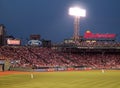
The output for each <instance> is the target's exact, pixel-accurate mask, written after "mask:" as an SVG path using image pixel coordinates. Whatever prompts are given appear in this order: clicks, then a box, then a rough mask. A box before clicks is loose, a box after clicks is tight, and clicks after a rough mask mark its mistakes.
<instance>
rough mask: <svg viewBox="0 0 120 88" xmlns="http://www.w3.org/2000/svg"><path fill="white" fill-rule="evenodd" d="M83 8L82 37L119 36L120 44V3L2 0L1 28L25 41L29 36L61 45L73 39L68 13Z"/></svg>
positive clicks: (108, 0)
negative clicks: (39, 36) (90, 34)
mask: <svg viewBox="0 0 120 88" xmlns="http://www.w3.org/2000/svg"><path fill="white" fill-rule="evenodd" d="M72 6H80V7H81V8H83V9H86V12H87V13H86V17H84V18H81V20H80V35H84V32H85V31H86V30H88V29H89V30H90V31H92V32H93V33H116V34H117V35H118V36H117V39H118V40H120V0H0V24H4V25H5V26H6V30H7V34H9V35H13V36H15V37H17V38H21V39H22V40H23V41H25V40H26V39H27V38H29V35H30V34H40V35H41V38H44V39H48V40H52V42H61V41H63V40H64V39H66V38H71V36H72V35H73V29H74V25H73V21H74V17H72V16H69V15H68V9H69V7H72Z"/></svg>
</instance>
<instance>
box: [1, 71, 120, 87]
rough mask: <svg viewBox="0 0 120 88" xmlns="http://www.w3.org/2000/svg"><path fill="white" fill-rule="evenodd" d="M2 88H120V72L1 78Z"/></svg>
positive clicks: (53, 73)
mask: <svg viewBox="0 0 120 88" xmlns="http://www.w3.org/2000/svg"><path fill="white" fill-rule="evenodd" d="M0 88H120V71H105V73H102V72H101V71H79V72H45V73H44V72H40V73H38V74H34V78H33V79H31V77H30V74H18V75H6V76H1V77H0Z"/></svg>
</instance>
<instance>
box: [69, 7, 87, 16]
mask: <svg viewBox="0 0 120 88" xmlns="http://www.w3.org/2000/svg"><path fill="white" fill-rule="evenodd" d="M69 15H73V16H82V17H85V16H86V10H84V9H81V8H78V7H73V8H70V9H69Z"/></svg>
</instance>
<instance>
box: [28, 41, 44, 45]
mask: <svg viewBox="0 0 120 88" xmlns="http://www.w3.org/2000/svg"><path fill="white" fill-rule="evenodd" d="M28 45H35V46H41V45H42V42H41V41H39V40H29V41H28Z"/></svg>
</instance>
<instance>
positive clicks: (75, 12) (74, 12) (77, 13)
mask: <svg viewBox="0 0 120 88" xmlns="http://www.w3.org/2000/svg"><path fill="white" fill-rule="evenodd" d="M69 15H71V16H74V34H73V39H74V40H75V41H77V40H78V39H79V21H80V17H85V16H86V10H84V9H81V8H79V7H71V8H69Z"/></svg>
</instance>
